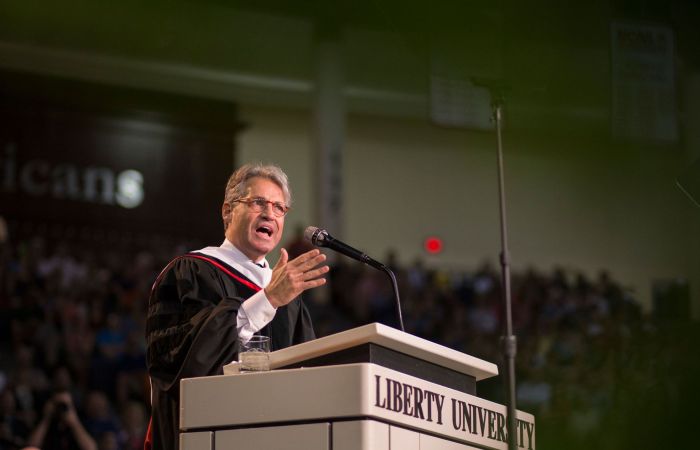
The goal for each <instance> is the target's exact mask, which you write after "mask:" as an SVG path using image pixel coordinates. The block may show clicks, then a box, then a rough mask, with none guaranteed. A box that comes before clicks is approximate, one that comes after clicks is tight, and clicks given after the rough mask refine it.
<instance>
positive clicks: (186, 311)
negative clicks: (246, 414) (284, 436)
mask: <svg viewBox="0 0 700 450" xmlns="http://www.w3.org/2000/svg"><path fill="white" fill-rule="evenodd" d="M290 204H291V195H290V191H289V186H288V181H287V175H286V174H285V173H284V172H283V171H282V170H281V169H280V168H279V167H277V166H272V165H262V164H247V165H244V166H242V167H240V168H239V169H237V170H236V171H235V172H234V173H233V174H232V175H231V177H230V178H229V180H228V183H227V185H226V191H225V194H224V202H223V205H222V206H221V216H222V218H223V222H224V230H225V237H226V239H225V240H224V242H223V244H221V246H219V247H206V248H203V249H201V250H198V251H196V252H192V253H188V254H186V255H183V256H180V257H178V258H175V259H174V260H173V261H171V262H170V263H169V264H168V265H167V266H166V267H165V269H163V271H162V272H161V273H160V275H159V276H158V278H157V279H156V281H155V283H154V284H153V288H152V290H151V296H150V299H149V302H148V318H147V323H146V343H147V354H146V359H147V365H148V373H149V375H150V379H151V403H152V415H151V423H150V425H149V431H148V435H147V437H146V445H145V447H146V449H157V450H161V449H177V448H179V429H178V423H179V402H180V398H179V395H180V380H181V379H182V378H189V377H197V376H206V375H217V374H222V373H223V366H224V365H226V364H228V363H230V362H231V361H233V360H235V359H236V358H237V354H238V349H239V346H240V344H241V342H246V341H247V340H248V339H250V337H251V336H252V335H253V333H256V332H260V333H261V334H264V335H267V336H270V341H271V350H278V349H281V348H284V347H287V346H290V345H294V344H298V343H301V342H305V341H308V340H311V339H314V337H315V336H314V331H313V327H312V325H311V318H310V316H309V313H308V310H307V309H306V307H305V306H304V303H303V301H302V300H301V299H300V298H299V296H300V294H301V293H302V292H304V291H305V290H307V289H312V288H315V287H318V286H321V285H323V284H324V283H325V281H326V280H325V279H324V278H323V275H324V274H325V273H327V272H328V266H326V265H322V264H323V262H324V261H325V259H326V257H325V255H323V254H321V253H320V252H319V251H318V250H311V251H309V252H306V253H304V254H302V255H300V256H298V257H297V258H295V259H293V260H291V261H289V260H288V254H287V251H286V250H285V249H281V251H280V257H279V260H278V262H277V264H276V265H275V267H274V268H273V269H270V266H269V264H268V262H267V260H266V256H267V254H268V253H269V252H271V251H272V250H273V249H274V248H275V247H276V246H277V244H278V243H279V241H280V239H281V238H282V230H283V229H284V219H285V216H286V214H287V211H289V206H290ZM222 401H235V399H227V398H223V399H222Z"/></svg>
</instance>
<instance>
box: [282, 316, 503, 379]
mask: <svg viewBox="0 0 700 450" xmlns="http://www.w3.org/2000/svg"><path fill="white" fill-rule="evenodd" d="M369 343H372V344H376V345H380V346H382V347H386V348H389V349H391V350H394V351H397V352H400V353H403V354H406V355H409V356H413V357H415V358H418V359H421V360H424V361H428V362H431V363H433V364H436V365H438V366H442V367H446V368H448V369H452V370H454V371H456V372H459V373H463V374H466V375H470V376H473V377H474V378H475V379H476V380H477V381H480V380H483V379H486V378H490V377H493V376H496V375H498V367H497V366H496V365H495V364H493V363H490V362H488V361H484V360H482V359H479V358H475V357H473V356H470V355H467V354H465V353H461V352H458V351H456V350H453V349H451V348H447V347H445V346H443V345H440V344H436V343H434V342H430V341H428V340H426V339H422V338H419V337H417V336H413V335H410V334H408V333H404V332H403V331H399V330H397V329H395V328H391V327H388V326H386V325H382V324H380V323H370V324H367V325H364V326H361V327H357V328H353V329H350V330H347V331H343V332H340V333H336V334H332V335H330V336H325V337H322V338H318V339H315V340H313V341H309V342H304V343H303V344H298V345H294V346H292V347H287V348H285V349H282V350H277V351H275V352H272V353H270V368H271V369H277V368H281V367H286V366H289V365H291V364H295V363H299V362H303V361H306V360H309V359H312V358H317V357H319V356H323V355H327V354H330V353H333V352H337V351H340V350H345V349H348V348H351V347H355V346H358V345H362V344H369Z"/></svg>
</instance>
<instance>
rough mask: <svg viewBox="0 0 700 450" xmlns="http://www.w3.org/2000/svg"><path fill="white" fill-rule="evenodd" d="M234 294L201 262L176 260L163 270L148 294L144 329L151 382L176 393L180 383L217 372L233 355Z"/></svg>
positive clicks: (237, 301)
mask: <svg viewBox="0 0 700 450" xmlns="http://www.w3.org/2000/svg"><path fill="white" fill-rule="evenodd" d="M232 291H233V292H232ZM239 295H240V293H239V292H235V285H233V284H232V283H227V282H226V280H225V279H223V277H222V274H221V273H219V271H217V270H216V268H214V267H213V266H210V265H209V264H207V263H206V262H202V261H199V260H196V259H191V258H180V259H178V260H176V261H175V262H174V263H172V264H171V266H170V267H168V268H166V271H165V272H164V273H163V275H162V276H161V277H160V279H159V280H158V281H157V282H156V285H155V286H154V289H153V291H152V293H151V299H150V301H149V312H148V320H147V325H146V330H147V355H146V356H147V363H148V369H149V373H150V376H151V380H152V383H154V384H157V385H158V387H159V388H160V389H161V390H165V391H168V392H169V393H171V394H174V395H178V393H179V388H180V386H179V382H180V379H182V378H188V377H193V376H205V375H215V374H218V373H221V368H222V366H223V365H225V364H227V363H229V362H230V361H231V360H232V359H233V358H234V356H235V355H236V353H237V351H238V337H237V332H236V314H237V312H238V308H239V306H240V305H241V303H242V302H243V301H244V298H242V297H240V296H239Z"/></svg>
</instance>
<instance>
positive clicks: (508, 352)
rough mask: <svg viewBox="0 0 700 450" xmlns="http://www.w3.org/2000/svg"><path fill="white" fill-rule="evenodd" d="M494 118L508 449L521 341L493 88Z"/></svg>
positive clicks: (498, 107) (498, 101) (512, 447)
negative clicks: (515, 328) (512, 287)
mask: <svg viewBox="0 0 700 450" xmlns="http://www.w3.org/2000/svg"><path fill="white" fill-rule="evenodd" d="M491 93H492V97H493V100H492V104H491V107H492V109H493V120H494V122H495V123H496V137H497V140H498V200H499V206H500V218H501V255H500V260H501V261H500V262H501V277H502V282H503V300H504V302H505V307H506V314H505V315H506V317H505V319H506V330H505V331H506V333H505V336H501V346H502V351H503V357H504V359H505V363H506V372H507V373H506V380H505V382H506V394H507V395H506V400H507V403H508V420H507V426H508V449H509V450H516V448H517V438H516V429H517V419H516V416H515V415H516V406H515V355H516V352H517V341H516V337H515V336H514V335H513V313H512V309H511V295H510V255H509V253H508V233H507V229H506V194H505V188H504V182H503V142H502V138H501V125H502V110H503V97H502V94H501V92H500V91H498V92H495V93H494V92H493V90H492V92H491Z"/></svg>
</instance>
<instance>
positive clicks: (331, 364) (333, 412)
mask: <svg viewBox="0 0 700 450" xmlns="http://www.w3.org/2000/svg"><path fill="white" fill-rule="evenodd" d="M270 366H271V368H272V369H273V370H271V371H270V372H261V373H242V374H238V373H231V372H232V371H235V370H233V369H234V368H235V365H234V366H227V367H225V368H224V369H225V373H228V374H225V375H223V376H215V377H200V378H189V379H185V380H182V382H181V385H180V395H181V402H180V430H181V434H180V449H181V450H427V449H430V450H462V449H475V448H481V449H502V450H506V449H507V448H508V444H507V426H506V414H507V411H506V407H505V406H503V405H500V404H497V403H493V402H490V401H487V400H484V399H481V398H479V397H477V396H476V382H477V381H480V380H483V379H485V378H489V377H492V376H495V375H497V374H498V368H497V367H496V366H495V365H494V364H492V363H489V362H486V361H483V360H480V359H478V358H474V357H472V356H469V355H466V354H464V353H460V352H457V351H455V350H452V349H449V348H447V347H444V346H441V345H438V344H435V343H432V342H429V341H426V340H425V339H421V338H418V337H415V336H412V335H409V334H407V333H403V332H401V331H398V330H395V329H393V328H390V327H387V326H384V325H381V324H377V323H373V324H369V325H365V326H362V327H359V328H354V329H351V330H348V331H344V332H342V333H338V334H334V335H331V336H326V337H323V338H320V339H316V340H314V341H310V342H306V343H304V344H300V345H296V346H293V347H289V348H286V349H284V350H279V351H276V352H272V353H271V354H270ZM516 429H517V436H516V438H517V442H518V446H519V448H524V449H534V448H535V418H534V417H533V416H532V415H531V414H527V413H524V412H520V411H518V413H517V428H516Z"/></svg>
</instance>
